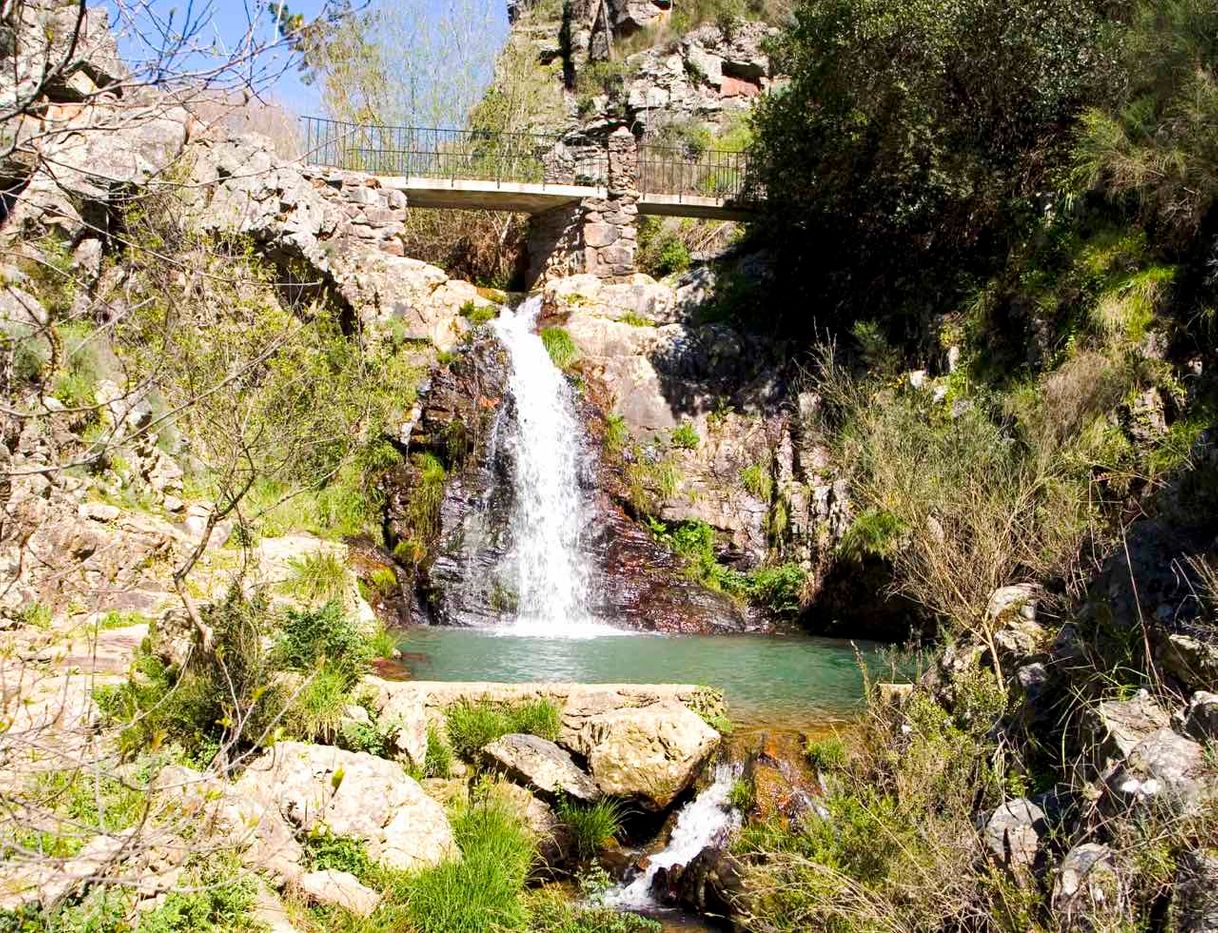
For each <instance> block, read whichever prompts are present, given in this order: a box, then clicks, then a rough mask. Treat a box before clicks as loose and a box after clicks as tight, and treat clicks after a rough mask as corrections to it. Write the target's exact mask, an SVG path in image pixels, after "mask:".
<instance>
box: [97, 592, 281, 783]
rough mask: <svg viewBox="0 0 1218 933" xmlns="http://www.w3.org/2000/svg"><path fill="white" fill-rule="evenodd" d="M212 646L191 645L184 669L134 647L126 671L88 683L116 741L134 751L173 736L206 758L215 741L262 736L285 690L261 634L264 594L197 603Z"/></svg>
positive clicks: (243, 743)
mask: <svg viewBox="0 0 1218 933" xmlns="http://www.w3.org/2000/svg"><path fill="white" fill-rule="evenodd" d="M201 614H202V618H203V622H204V624H205V625H207V626H208V627H209V628H211V630H212V635H213V643H214V650H213V651H212V652H211V653H208V652H205V651H200V650H195V651H192V652H191V654H190V657H189V660H188V662H187V664H186V668H185V670H181V671H179V670H176V669H173V668H170V667H167V666H166V665H165V664H164V663H162V662H161V661H160V660H158V659H157V658H155V657H153V656H152V655H149V654H146V653H143V652H141V653H139V654H137V656H136V658H135V661H134V662H133V664H132V673H131V676H130V677H129V679H128V680H127V681H126V682H125V683H123V684H120V685H113V686H110V685H106V686H101V687H98V688H97V689H96V690H95V691H94V696H95V698H96V700H97V704H98V707H99V709H100V710H101V711H102V713H103V715H104V716H105V718H106V719H108V720H110V721H111V722H115V723H117V724H118V725H120V726H121V727H122V728H121V731H120V737H119V739H120V748H121V750H122V751H123V753H124V754H125V755H128V756H133V755H134V754H136V753H138V752H142V751H145V750H146V749H148V748H155V747H157V746H159V745H160V744H161V743H163V742H164V741H165V739H166V738H167V737H172V738H173V741H174V742H176V743H178V744H179V745H180V746H181V747H182V748H183V749H184V750H185V753H186V757H187V759H188V760H190V761H192V762H195V763H197V764H199V765H204V766H205V765H208V764H210V763H211V760H212V758H213V757H214V756H215V755H216V753H217V752H218V751H220V750H221V749H224V748H227V747H229V746H235V747H239V748H243V747H248V746H250V745H252V744H255V743H257V742H260V741H262V740H263V739H265V738H266V734H265V733H266V731H267V730H268V729H270V728H271V727H272V724H273V722H274V721H275V720H276V719H277V718H278V717H279V716H281V715H282V714H283V712H284V710H285V706H286V702H287V701H286V698H285V697H284V695H283V692H282V691H281V690H280V689H278V688H277V687H275V686H274V679H275V678H274V669H273V667H272V664H271V659H270V656H269V654H268V653H267V651H266V650H265V649H264V647H263V641H264V638H265V636H266V634H267V632H268V630H269V629H270V618H269V610H268V607H267V604H266V602H265V600H264V599H262V598H261V597H254V598H252V599H247V598H246V597H245V596H244V595H243V594H242V593H241V592H240V591H238V590H233V591H232V592H230V594H229V595H228V596H227V597H226V598H225V599H224V600H223V601H222V602H219V603H216V604H214V605H212V606H208V607H205V608H203V609H201Z"/></svg>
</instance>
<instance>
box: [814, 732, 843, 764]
mask: <svg viewBox="0 0 1218 933" xmlns="http://www.w3.org/2000/svg"><path fill="white" fill-rule="evenodd" d="M804 754H805V755H806V756H807V758H808V764H810V765H812V767H813V768H817V769H819V770H821V771H839V770H841V769H842V768H844V767H846V762H847V756H846V743H844V742H843V741H842V740H841V739H839V738H837V737H836V736H834V737H832V738H828V739H816V740H814V741H810V742H808V744H807V746H806V747H805V748H804Z"/></svg>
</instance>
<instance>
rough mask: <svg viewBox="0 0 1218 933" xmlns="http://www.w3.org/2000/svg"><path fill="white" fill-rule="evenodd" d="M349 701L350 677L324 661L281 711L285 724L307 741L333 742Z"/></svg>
mask: <svg viewBox="0 0 1218 933" xmlns="http://www.w3.org/2000/svg"><path fill="white" fill-rule="evenodd" d="M350 704H351V679H350V675H349V672H348V671H346V670H343V669H342V668H331V667H329V666H327V665H325V664H323V665H322V666H321V667H319V668H318V669H317V670H315V671H313V673H311V674H310V675H309V677H308V680H307V681H306V682H305V684H304V686H303V688H302V689H301V690H300V692H299V693H298V694H297V695H296V697H295V699H294V700H293V701H292V704H291V706H290V707H289V708H288V710H287V712H286V713H285V715H284V728H285V730H286V731H287V732H288V733H290V734H291V735H293V736H295V737H297V738H300V739H303V740H304V741H306V742H332V741H334V739H335V738H336V737H337V735H338V732H339V724H340V723H341V722H342V719H343V716H344V715H345V714H346V710H347V707H348V706H349V705H350Z"/></svg>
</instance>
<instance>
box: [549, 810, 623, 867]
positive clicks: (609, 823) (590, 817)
mask: <svg viewBox="0 0 1218 933" xmlns="http://www.w3.org/2000/svg"><path fill="white" fill-rule="evenodd" d="M557 812H558V818H559V819H560V820H562V822H563V825H564V826H566V828H567V831H568V832H569V833H570V834H571V839H572V841H573V842H574V843H575V851H576V852H578V853H579V857H580V858H581V859H591V858H593V857H595V856H596V854H597V853H598V852H600V850H601V849H603V848H604V847H605V846H607V845H608V844H609V843H611V842H613V841H614V839H616V838H617V834H618V833H619V832H620V831H621V829H622V820H623V818H624V817H625V815H626V810H625V806H624V805H623V804H622V802H621V801H620V800H614V799H612V798H608V797H605V798H602V799H600V800H597V801H595V802H593V803H589V804H584V803H578V802H576V801H573V800H568V799H565V798H564V799H563V800H560V801H559V803H558V809H557Z"/></svg>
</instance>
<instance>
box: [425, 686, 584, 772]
mask: <svg viewBox="0 0 1218 933" xmlns="http://www.w3.org/2000/svg"><path fill="white" fill-rule="evenodd" d="M444 718H445V724H446V726H447V728H448V739H449V742H450V744H451V745H452V749H453V751H455V752H456V753H457V754H458V755H460V756H461V757H462V758H470V759H472V758H474V757H475V756H476V755H477V754H478V752H480V751H481V750H482V749H483V747H485V746H486V745H488V744H489V743H491V742H493V741H495V739H497V738H499V737H500V736H504V735H508V734H509V733H515V732H524V733H528V734H529V735H537V736H540V737H541V738H543V739H549V740H550V741H554V740H555V739H557V738H558V733H559V730H560V728H561V725H562V719H561V716H560V715H559V711H558V707H557V706H555V705H554V704H553V703H551V702H550V701H549V700H529V701H525V702H522V703H493V702H490V701H487V700H480V701H477V702H474V701H470V700H461V701H459V702H457V703H454V704H453V705H452V706H450V707H449V708H448V709H447V710H445V713H444Z"/></svg>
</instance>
